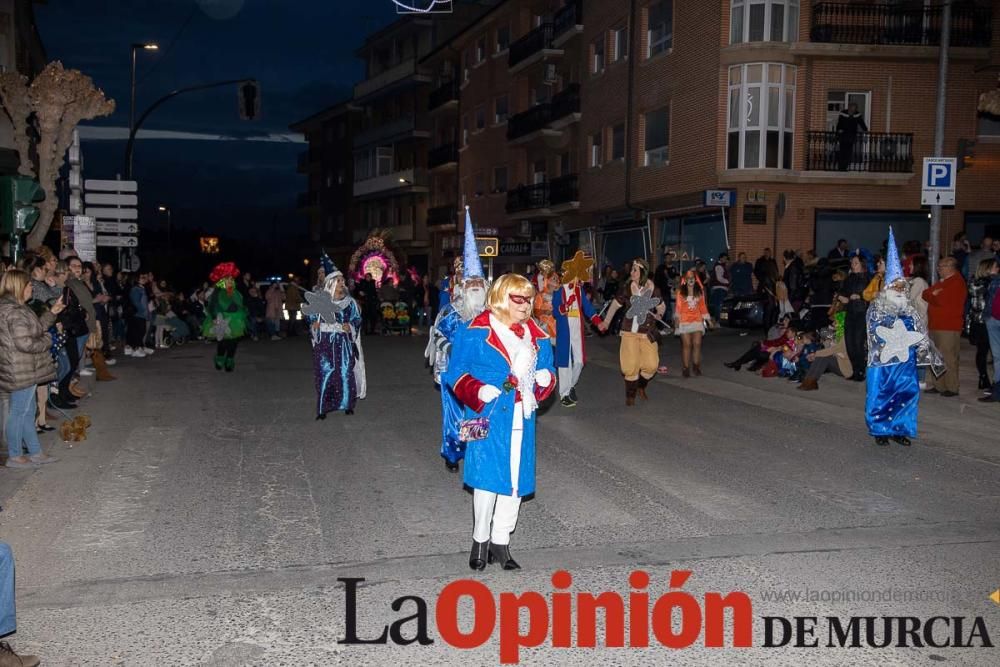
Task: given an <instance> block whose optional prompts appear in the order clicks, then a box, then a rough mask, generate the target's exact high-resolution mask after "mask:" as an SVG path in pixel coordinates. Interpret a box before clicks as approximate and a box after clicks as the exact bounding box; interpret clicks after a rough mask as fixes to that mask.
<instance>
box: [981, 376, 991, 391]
mask: <svg viewBox="0 0 1000 667" xmlns="http://www.w3.org/2000/svg"><path fill="white" fill-rule="evenodd" d="M992 386H993V385H991V384H990V378H989V376H987V375H985V374H984V375H980V376H979V388H980V389H989V388H990V387H992Z"/></svg>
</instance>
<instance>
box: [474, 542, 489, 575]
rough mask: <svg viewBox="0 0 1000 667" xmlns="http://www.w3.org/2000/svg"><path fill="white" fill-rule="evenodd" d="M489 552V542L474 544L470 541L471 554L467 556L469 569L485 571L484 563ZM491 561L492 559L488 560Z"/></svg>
mask: <svg viewBox="0 0 1000 667" xmlns="http://www.w3.org/2000/svg"><path fill="white" fill-rule="evenodd" d="M489 550H490V541H489V540H486V541H485V542H476V541H475V540H472V553H470V554H469V567H471V568H472V569H473V570H485V569H486V561H487V559H488V558H489V556H487V554H488V553H489ZM490 560H492V558H490Z"/></svg>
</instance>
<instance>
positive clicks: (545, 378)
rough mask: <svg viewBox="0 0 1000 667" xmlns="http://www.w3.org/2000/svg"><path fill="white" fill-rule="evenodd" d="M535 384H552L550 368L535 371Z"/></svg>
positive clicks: (545, 385)
mask: <svg viewBox="0 0 1000 667" xmlns="http://www.w3.org/2000/svg"><path fill="white" fill-rule="evenodd" d="M535 384H537V385H538V386H539V387H548V386H549V385H550V384H552V373H550V372H549V371H548V369H545V368H543V369H542V370H540V371H538V372H536V373H535Z"/></svg>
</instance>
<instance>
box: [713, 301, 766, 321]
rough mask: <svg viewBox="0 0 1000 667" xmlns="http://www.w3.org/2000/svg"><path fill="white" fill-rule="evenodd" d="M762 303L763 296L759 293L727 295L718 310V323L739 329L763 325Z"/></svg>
mask: <svg viewBox="0 0 1000 667" xmlns="http://www.w3.org/2000/svg"><path fill="white" fill-rule="evenodd" d="M764 304H765V297H764V296H762V295H759V294H745V295H742V296H728V297H726V300H725V301H723V302H722V310H721V311H719V324H721V325H722V326H724V327H734V328H741V329H755V328H760V327H763V326H764Z"/></svg>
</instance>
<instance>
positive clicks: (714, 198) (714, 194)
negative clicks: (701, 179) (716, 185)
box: [705, 190, 736, 208]
mask: <svg viewBox="0 0 1000 667" xmlns="http://www.w3.org/2000/svg"><path fill="white" fill-rule="evenodd" d="M735 205H736V190H705V206H725V207H726V208H732V207H733V206H735Z"/></svg>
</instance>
